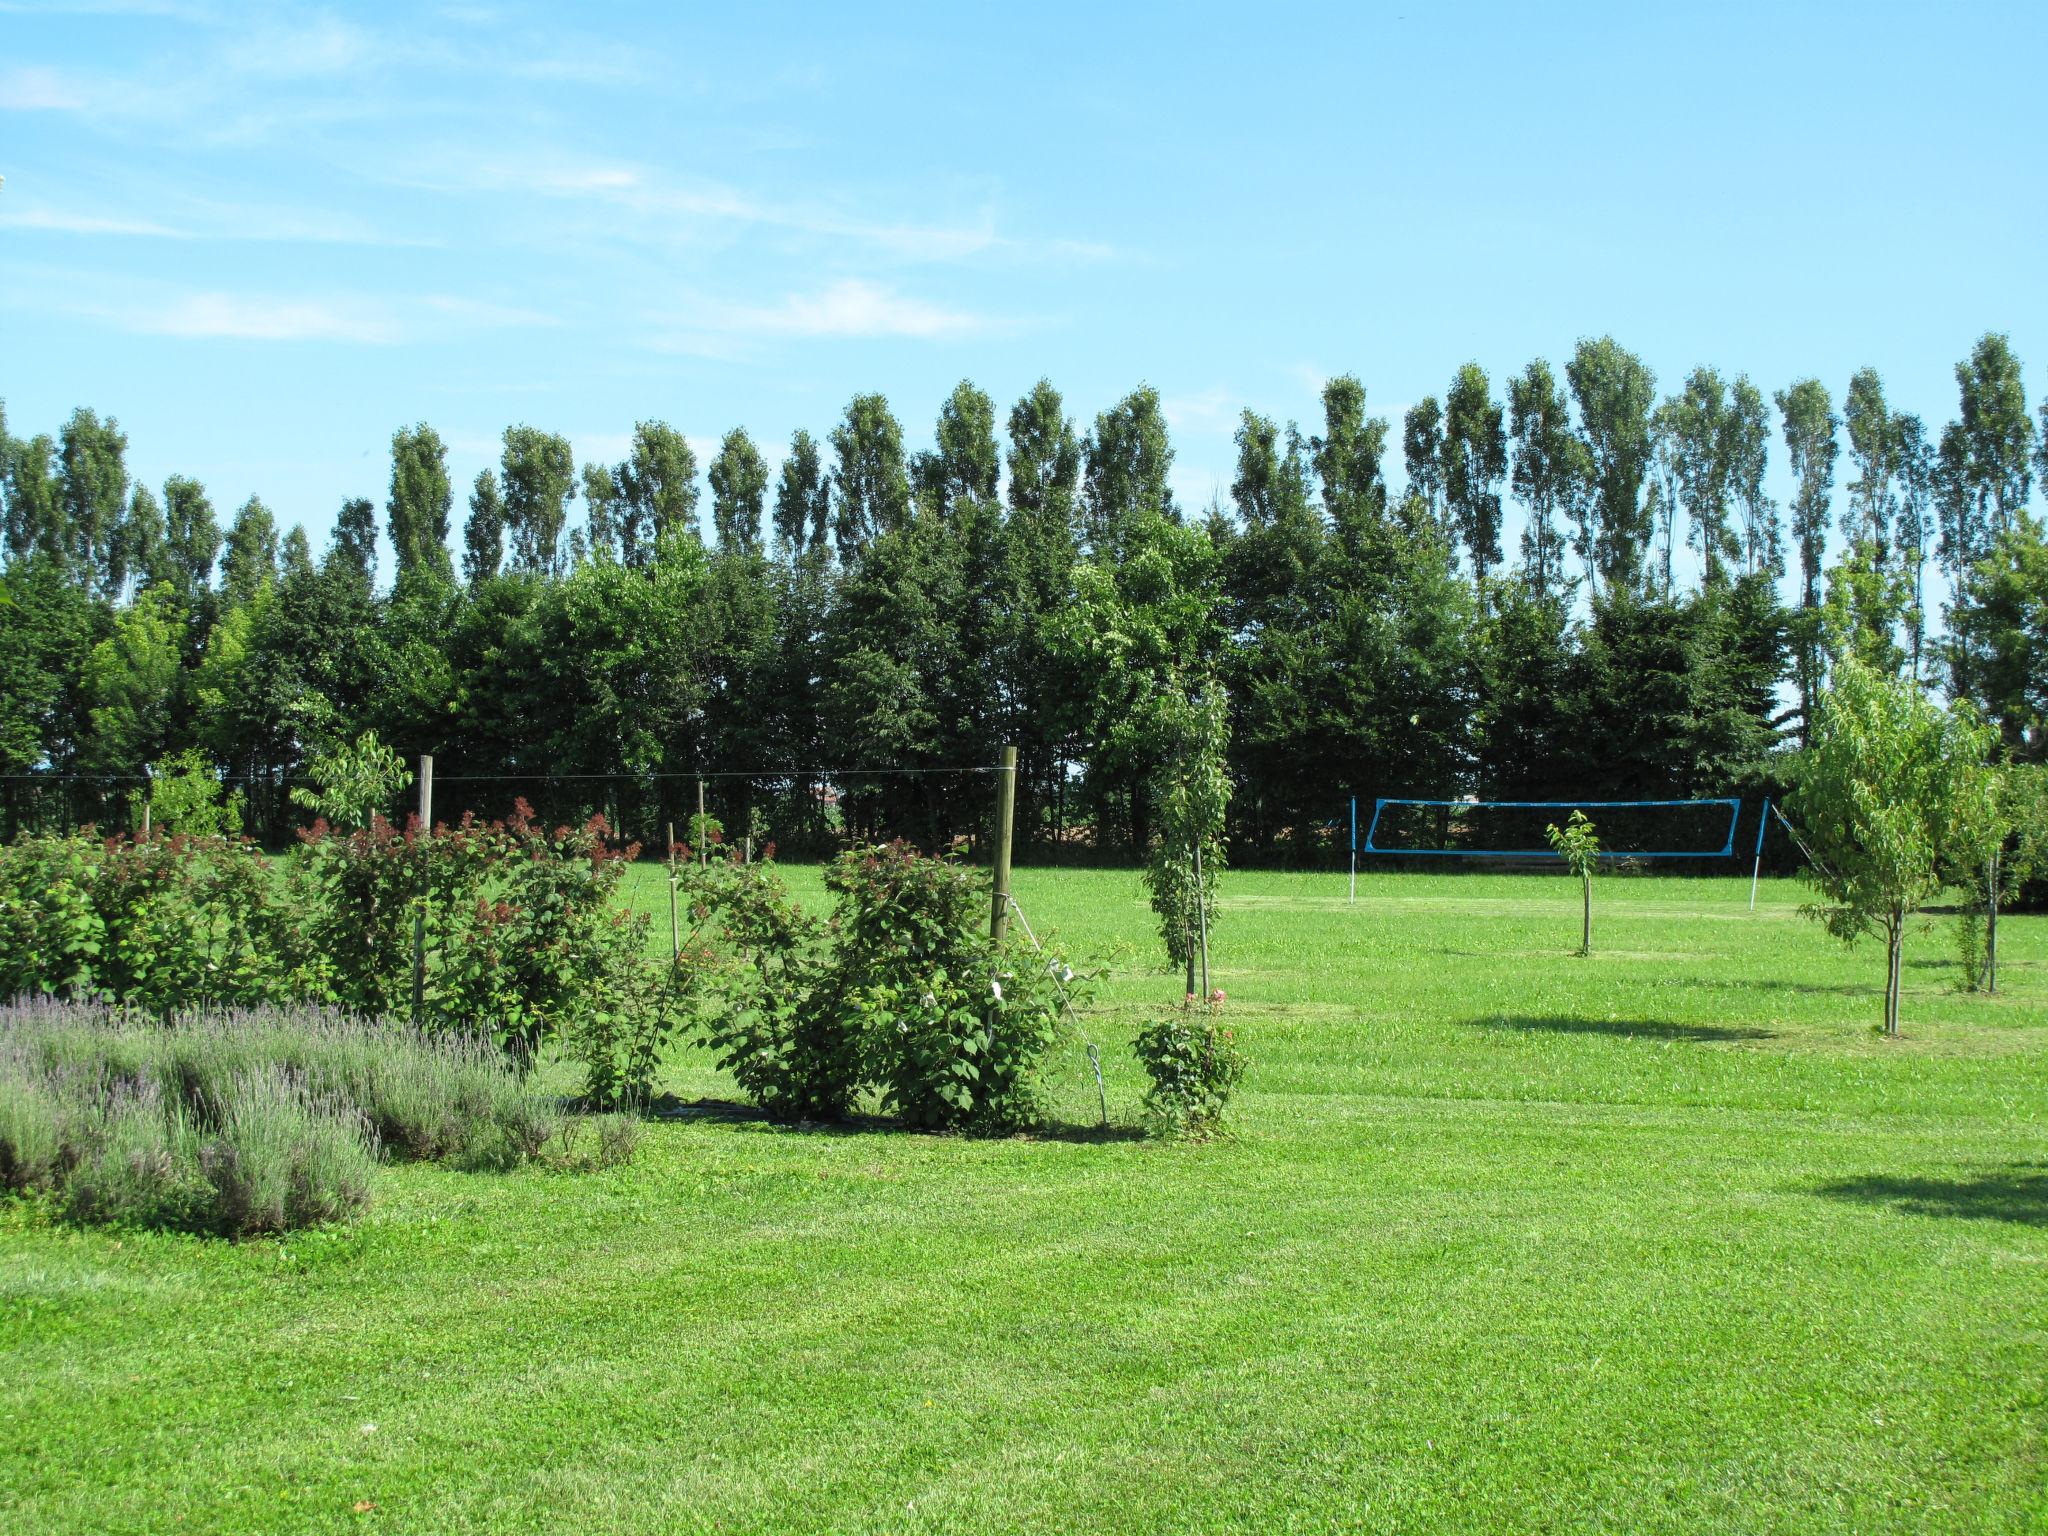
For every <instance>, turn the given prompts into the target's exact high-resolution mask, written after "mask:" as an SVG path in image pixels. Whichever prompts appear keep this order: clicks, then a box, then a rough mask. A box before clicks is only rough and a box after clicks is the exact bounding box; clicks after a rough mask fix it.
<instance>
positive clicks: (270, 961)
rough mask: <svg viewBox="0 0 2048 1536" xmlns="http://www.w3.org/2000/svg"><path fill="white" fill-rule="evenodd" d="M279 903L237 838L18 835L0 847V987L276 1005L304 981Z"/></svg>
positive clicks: (182, 1003)
mask: <svg viewBox="0 0 2048 1536" xmlns="http://www.w3.org/2000/svg"><path fill="white" fill-rule="evenodd" d="M290 912H291V908H290V906H289V904H288V902H287V901H286V900H285V899H284V893H283V892H282V891H280V889H279V888H278V886H277V883H276V881H275V880H274V879H273V877H272V874H271V871H270V868H269V864H268V861H267V860H266V859H265V858H264V857H263V854H262V852H261V850H259V849H258V848H257V847H256V846H255V844H253V843H251V842H249V841H247V840H246V839H243V838H240V837H228V836H203V837H202V836H188V835H186V834H184V833H169V834H165V833H154V832H153V833H151V834H149V835H146V836H134V837H128V836H123V837H112V838H105V839H100V838H97V837H94V836H93V835H92V834H91V833H90V832H77V833H72V834H70V835H68V836H24V837H21V838H19V839H17V840H16V841H15V842H14V843H12V844H11V845H8V846H7V847H6V848H4V849H0V996H8V997H14V996H19V995H21V994H23V993H31V992H40V993H49V994H58V995H65V996H72V997H80V998H104V999H106V1000H109V1001H116V1002H123V1003H129V1004H133V1005H134V1006H136V1007H140V1008H144V1009H147V1010H149V1011H150V1012H152V1013H156V1014H159V1015H167V1014H169V1013H171V1012H173V1011H175V1010H177V1009H180V1008H191V1007H199V1006H204V1005H207V1004H215V1005H234V1004H243V1003H256V1002H274V1001H282V1000H284V999H286V998H288V997H291V996H293V995H295V994H296V993H297V992H298V991H299V990H301V989H302V987H303V984H304V983H303V977H302V976H301V974H300V957H301V956H302V955H303V944H302V942H301V940H300V937H299V935H298V933H297V930H296V925H295V923H294V922H293V920H292V918H291V916H290Z"/></svg>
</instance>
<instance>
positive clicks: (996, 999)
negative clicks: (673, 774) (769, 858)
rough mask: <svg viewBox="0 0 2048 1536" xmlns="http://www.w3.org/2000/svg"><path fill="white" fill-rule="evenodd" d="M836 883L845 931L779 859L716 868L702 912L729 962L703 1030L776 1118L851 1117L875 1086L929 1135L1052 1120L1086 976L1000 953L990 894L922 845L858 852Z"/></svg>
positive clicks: (838, 871)
mask: <svg viewBox="0 0 2048 1536" xmlns="http://www.w3.org/2000/svg"><path fill="white" fill-rule="evenodd" d="M825 883H826V886H827V888H828V889H829V890H830V891H831V892H832V894H833V896H834V898H835V902H836V905H835V909H834V915H833V919H832V922H831V923H830V925H829V926H828V925H826V924H824V923H821V922H819V921H818V920H817V919H816V918H814V917H811V916H810V915H808V914H806V913H803V912H802V911H801V910H800V909H798V908H797V907H796V905H795V904H794V903H793V902H791V901H790V899H789V896H788V893H787V891H786V890H785V889H784V888H783V886H782V882H781V881H780V879H778V878H777V877H776V875H775V874H774V871H773V867H772V865H769V864H766V863H762V864H753V865H745V864H740V863H738V862H736V861H714V863H713V864H712V865H711V866H710V867H709V868H708V869H707V870H705V871H703V872H701V873H700V874H699V875H697V876H695V877H693V883H692V913H693V916H694V917H695V918H696V919H697V920H698V921H699V922H700V923H701V924H703V925H704V931H705V933H706V935H707V941H708V945H709V948H710V949H711V950H712V952H713V953H714V954H715V955H717V956H719V957H720V960H719V963H718V965H717V968H716V971H715V975H716V982H715V985H716V987H717V990H718V995H719V999H720V1001H721V1002H722V1003H723V1004H724V1005H725V1006H724V1007H723V1008H722V1009H718V1010H707V1018H706V1023H705V1026H704V1034H705V1038H706V1039H707V1041H708V1042H709V1043H710V1044H711V1046H712V1047H713V1048H714V1049H715V1050H717V1051H718V1053H719V1062H720V1065H721V1066H724V1067H725V1068H727V1069H728V1070H730V1071H731V1072H732V1073H733V1075H734V1077H735V1078H736V1079H737V1080H738V1082H739V1084H740V1087H741V1089H742V1090H743V1091H744V1092H745V1093H746V1094H747V1095H748V1096H749V1097H750V1098H752V1099H753V1100H754V1102H755V1103H757V1104H759V1105H760V1106H761V1107H762V1108H763V1109H764V1110H766V1111H768V1112H769V1113H770V1114H773V1115H778V1116H784V1117H790V1118H809V1119H837V1118H839V1117H841V1116H843V1115H845V1114H846V1113H848V1112H849V1110H850V1109H851V1108H852V1107H853V1105H854V1103H855V1102H856V1100H857V1099H858V1098H859V1097H860V1095H861V1094H862V1093H864V1092H868V1091H872V1092H874V1093H875V1094H877V1095H878V1096H879V1098H880V1100H881V1103H882V1106H883V1107H884V1108H886V1109H889V1110H891V1111H893V1112H894V1113H896V1114H898V1115H900V1116H902V1117H903V1118H904V1119H905V1120H907V1121H909V1122H910V1123H912V1124H914V1125H921V1126H928V1127H933V1128H962V1127H964V1128H973V1129H977V1130H1002V1129H1010V1128H1014V1127H1017V1126H1021V1125H1025V1124H1028V1123H1029V1122H1030V1121H1031V1120H1032V1119H1034V1118H1035V1117H1036V1115H1037V1112H1038V1105H1037V1100H1036V1095H1035V1091H1034V1090H1035V1085H1036V1078H1037V1072H1038V1067H1039V1064H1040V1062H1041V1061H1042V1059H1043V1058H1044V1056H1045V1053H1046V1051H1047V1050H1048V1049H1050V1047H1051V1046H1052V1045H1053V1044H1054V1042H1055V1041H1056V1040H1057V1039H1058V1038H1059V1035H1060V1033H1061V1031H1062V1028H1063V1019H1064V1014H1065V1009H1066V1006H1067V1002H1068V1000H1069V990H1068V989H1070V988H1071V987H1072V986H1073V985H1074V984H1075V982H1076V978H1075V977H1074V974H1073V971H1072V968H1071V967H1069V966H1067V965H1066V963H1065V961H1064V959H1063V958H1062V957H1060V956H1058V955H1056V954H1053V955H1045V954H1039V953H1036V952H1034V951H1032V950H1031V949H1029V948H1027V947H1026V946H1025V945H1024V944H1023V943H1022V942H1021V941H1013V942H1011V943H1009V944H1006V945H1004V946H1003V947H1001V948H1000V949H998V948H997V947H995V946H994V945H992V944H991V942H990V940H989V938H988V935H987V932H986V929H985V927H984V924H985V923H986V921H987V911H988V900H989V896H988V887H987V885H986V883H985V881H983V880H982V879H981V878H980V877H978V876H977V875H976V874H974V873H973V872H971V871H969V870H966V869H964V868H962V867H961V866H960V865H959V864H957V863H955V862H953V861H951V860H948V859H937V858H928V857H925V856H924V855H921V854H919V853H917V852H916V851H915V850H913V849H911V848H909V847H908V846H906V845H904V844H901V843H896V844H891V845H888V846H886V847H877V848H863V849H856V850H853V851H851V852H849V853H846V854H844V855H842V856H841V857H840V858H839V859H837V860H836V861H834V863H833V865H832V866H831V868H830V869H829V870H828V871H827V872H826V876H825Z"/></svg>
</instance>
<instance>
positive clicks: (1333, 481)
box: [1309, 373, 1387, 555]
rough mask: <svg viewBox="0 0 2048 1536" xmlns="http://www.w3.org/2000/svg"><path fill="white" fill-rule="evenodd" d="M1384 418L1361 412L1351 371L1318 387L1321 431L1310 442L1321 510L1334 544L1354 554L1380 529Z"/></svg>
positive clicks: (1361, 398) (1361, 397) (1361, 389)
mask: <svg viewBox="0 0 2048 1536" xmlns="http://www.w3.org/2000/svg"><path fill="white" fill-rule="evenodd" d="M1386 454H1387V420H1386V418H1385V417H1383V416H1368V415H1366V413H1365V386H1364V385H1363V384H1361V383H1359V381H1358V378H1357V376H1356V375H1354V374H1349V373H1346V374H1340V375H1339V376H1338V377H1336V378H1334V379H1331V380H1329V381H1328V382H1327V383H1325V384H1324V385H1323V430H1322V433H1321V434H1320V435H1319V436H1317V437H1313V438H1311V439H1310V440H1309V459H1310V463H1311V464H1312V465H1313V467H1314V469H1315V473H1316V482H1317V484H1318V485H1319V486H1320V487H1321V490H1322V497H1323V511H1324V513H1325V514H1326V515H1327V516H1328V518H1329V520H1330V527H1331V529H1332V530H1333V531H1334V532H1335V534H1336V536H1337V539H1338V542H1339V543H1341V544H1342V545H1343V546H1344V547H1345V548H1347V549H1349V550H1350V551H1351V552H1352V553H1353V554H1354V555H1356V554H1357V553H1359V552H1360V551H1361V550H1362V549H1363V547H1364V545H1365V542H1366V540H1367V537H1368V535H1370V534H1372V533H1375V532H1377V531H1379V530H1381V529H1383V528H1384V527H1385V524H1386V517H1387V482H1386V476H1385V474H1384V472H1383V471H1382V469H1381V465H1382V463H1383V462H1384V460H1385V458H1386Z"/></svg>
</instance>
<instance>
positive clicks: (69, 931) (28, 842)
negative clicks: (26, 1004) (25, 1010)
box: [0, 833, 107, 997]
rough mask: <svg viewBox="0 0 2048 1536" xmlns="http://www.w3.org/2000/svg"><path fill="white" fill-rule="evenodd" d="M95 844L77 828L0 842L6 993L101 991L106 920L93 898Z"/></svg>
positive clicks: (0, 979)
mask: <svg viewBox="0 0 2048 1536" xmlns="http://www.w3.org/2000/svg"><path fill="white" fill-rule="evenodd" d="M96 848H97V844H96V843H95V842H94V841H93V839H92V838H90V837H88V836H86V835H85V834H84V833H74V834H72V835H71V836H68V837H57V836H35V835H31V834H24V835H22V836H21V837H19V838H17V839H15V841H14V842H12V843H10V844H8V845H7V846H6V847H5V848H4V849H0V996H5V997H19V996H21V995H22V994H24V993H29V992H42V993H68V994H71V995H75V996H80V997H89V996H93V995H95V994H96V993H97V991H98V989H99V967H100V956H101V953H102V951H104V950H105V948H106V942H107V927H106V923H105V922H104V921H103V920H102V919H101V917H100V913H99V909H98V908H97V907H96V906H95V905H94V902H93V879H92V871H93V863H94V858H95V851H96Z"/></svg>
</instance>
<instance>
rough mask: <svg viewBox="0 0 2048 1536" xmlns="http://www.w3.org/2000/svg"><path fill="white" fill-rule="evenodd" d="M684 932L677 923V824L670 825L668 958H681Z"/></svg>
mask: <svg viewBox="0 0 2048 1536" xmlns="http://www.w3.org/2000/svg"><path fill="white" fill-rule="evenodd" d="M682 953H683V931H682V928H681V927H680V926H679V925H678V923H677V921H676V824H675V823H674V822H670V823H669V824H668V957H669V959H671V960H676V959H679V958H681V956H682Z"/></svg>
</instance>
